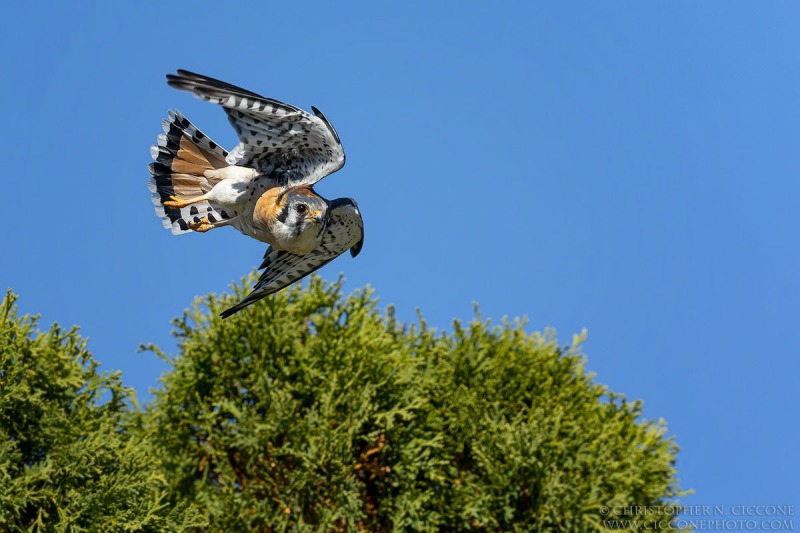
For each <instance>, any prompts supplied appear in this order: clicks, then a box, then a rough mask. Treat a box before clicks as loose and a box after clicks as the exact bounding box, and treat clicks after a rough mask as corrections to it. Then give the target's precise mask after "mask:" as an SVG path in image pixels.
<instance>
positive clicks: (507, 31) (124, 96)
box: [0, 1, 800, 522]
mask: <svg viewBox="0 0 800 533" xmlns="http://www.w3.org/2000/svg"><path fill="white" fill-rule="evenodd" d="M139 4H140V5H136V6H132V5H126V6H124V7H121V6H119V5H117V4H114V3H107V4H105V5H92V4H88V3H85V4H82V3H80V2H78V3H69V4H66V3H64V4H58V5H49V6H45V5H41V4H40V5H35V4H33V3H25V4H22V3H17V4H15V5H13V6H10V7H6V9H5V13H4V17H3V20H2V22H0V27H1V28H2V31H0V45H2V49H3V51H4V53H3V54H2V55H1V56H0V65H1V66H2V73H3V74H2V80H3V81H2V83H0V106H2V119H3V125H4V127H3V128H2V129H1V130H0V141H2V145H3V146H4V147H5V150H4V153H5V157H4V160H3V174H4V178H3V193H4V198H5V201H4V203H3V204H4V205H3V210H4V213H5V215H6V217H5V220H6V224H5V228H4V231H3V232H2V237H1V238H0V239H1V240H0V242H1V243H2V249H3V256H4V258H3V260H2V261H0V284H2V285H3V286H9V287H11V288H13V290H14V291H15V292H17V293H18V294H20V296H21V300H20V307H21V309H22V310H23V311H24V312H34V313H41V314H42V316H43V318H42V320H43V323H44V324H49V323H50V322H53V321H57V322H59V323H60V324H62V325H67V326H69V325H72V324H77V325H79V326H80V327H81V331H82V333H83V334H84V335H86V336H88V337H89V338H90V348H91V350H92V351H93V353H94V354H95V356H96V357H97V359H98V360H100V361H101V362H102V364H103V368H105V369H119V370H121V371H122V372H123V377H124V380H125V382H126V383H127V384H128V385H131V386H133V387H135V388H136V390H137V391H138V392H139V394H140V395H141V396H143V397H145V398H146V397H147V390H148V388H149V387H153V386H156V384H157V382H156V380H157V378H158V376H159V375H160V374H161V373H162V372H163V371H164V370H165V367H164V365H163V364H162V363H161V362H160V361H158V360H157V359H156V358H155V357H154V356H153V355H151V354H137V352H136V349H137V346H138V345H139V344H140V343H146V342H155V343H156V344H159V345H161V346H162V347H164V348H165V349H166V350H167V351H174V349H175V344H174V342H173V341H172V339H171V337H170V330H171V325H170V319H171V318H172V317H174V316H177V315H179V314H180V313H181V311H182V309H184V308H185V307H187V306H188V305H189V304H190V303H191V301H192V299H193V298H194V297H195V296H197V295H202V294H206V293H209V292H221V291H224V290H225V289H226V288H227V286H228V284H229V283H231V282H232V281H234V280H236V279H238V278H239V277H241V276H242V275H244V274H245V273H247V272H248V271H249V270H250V269H252V268H254V267H256V266H257V265H258V264H259V262H260V259H261V255H262V253H263V249H264V246H263V245H262V244H260V243H258V242H256V241H253V240H249V239H247V238H246V237H244V236H242V235H240V234H238V233H236V232H235V231H234V230H230V229H223V230H216V231H213V232H211V233H209V234H205V235H188V236H181V237H175V236H172V235H171V234H170V233H169V232H168V231H166V230H164V229H162V228H161V225H160V221H159V220H158V218H157V217H156V216H155V214H154V212H153V208H152V205H151V202H150V195H149V193H148V191H147V187H146V183H147V177H148V174H147V169H146V165H147V163H148V161H149V147H150V145H151V144H152V143H153V142H154V141H155V137H156V135H157V134H158V133H159V132H160V131H161V127H160V121H161V119H162V118H163V117H164V116H165V114H166V110H167V109H168V108H178V109H180V110H181V111H183V112H184V114H186V116H187V117H189V119H190V120H192V121H193V122H195V123H196V124H197V125H199V127H200V128H202V129H203V130H204V131H205V132H206V133H207V134H209V135H210V136H211V137H212V138H214V139H215V140H217V141H218V142H220V143H221V144H223V145H226V146H228V147H230V146H233V144H235V136H234V133H233V131H232V130H231V129H230V127H229V126H228V124H227V121H226V119H225V117H224V114H223V113H222V112H221V111H220V110H219V109H218V108H216V107H215V106H212V105H209V104H206V103H204V102H201V101H200V100H196V99H194V98H192V97H191V96H190V95H188V94H187V93H182V92H179V91H175V90H173V89H170V88H169V87H167V85H166V84H165V82H164V75H165V74H166V73H168V72H172V71H174V70H175V69H177V68H186V69H189V70H194V71H198V72H201V73H204V74H208V75H210V76H214V77H218V78H221V79H223V80H226V81H229V82H231V83H234V84H236V85H241V86H243V87H246V88H248V89H251V90H253V91H256V92H259V93H262V94H264V95H266V96H270V97H274V98H278V99H281V100H284V101H287V102H289V103H292V104H295V105H298V106H300V107H303V108H306V109H309V108H310V106H311V105H315V106H316V107H318V108H320V109H321V110H322V111H323V112H324V113H325V114H326V115H327V116H328V118H329V119H330V120H331V121H332V122H333V124H334V125H335V127H336V129H337V130H338V132H339V134H340V136H341V138H342V141H343V143H344V146H345V150H346V152H347V165H346V166H345V168H344V169H343V170H341V171H340V172H339V173H337V174H334V175H333V176H330V177H329V178H327V179H325V180H324V181H323V182H321V183H320V184H319V185H318V186H317V190H318V192H320V193H321V194H322V195H323V196H326V197H328V198H335V197H339V196H352V197H355V198H356V199H357V200H358V202H359V205H360V206H361V208H362V211H363V213H364V218H365V222H366V243H365V248H364V251H363V252H362V254H361V255H360V256H359V257H358V258H357V259H355V260H354V259H350V258H349V257H342V258H340V259H338V260H337V261H335V262H334V263H332V264H331V265H329V266H328V267H326V268H325V269H324V270H322V271H321V273H322V275H323V276H325V277H328V278H331V279H332V278H336V277H337V276H338V274H339V272H344V273H345V275H346V277H347V280H348V282H347V285H346V288H347V289H348V290H350V289H354V288H356V287H361V286H364V285H366V284H370V285H371V286H372V287H374V288H375V290H376V291H377V295H378V296H379V297H380V299H381V304H382V305H388V304H394V305H395V306H396V307H397V312H398V316H399V317H401V318H403V319H405V320H409V321H411V320H414V317H415V309H416V308H417V307H418V308H420V309H421V310H422V312H423V314H424V315H425V317H426V319H427V320H428V321H429V323H430V324H431V325H434V326H436V327H439V328H447V327H448V326H449V324H450V323H451V321H452V319H453V318H461V319H466V320H468V319H470V318H471V317H472V302H478V303H479V304H480V308H481V312H482V314H483V315H484V316H486V317H491V318H493V319H494V320H495V321H499V320H500V319H501V318H502V317H503V316H509V317H515V316H526V317H527V318H528V320H529V328H530V330H531V331H534V330H541V329H543V328H545V327H554V328H556V329H557V331H558V333H559V337H560V340H561V342H562V343H566V342H568V341H569V340H570V338H571V335H572V334H573V333H576V332H579V331H580V330H582V329H583V328H587V329H588V332H589V335H588V342H587V343H586V345H585V351H586V354H587V356H588V368H589V369H590V370H591V371H593V372H595V373H596V374H597V379H598V381H600V382H602V383H603V384H606V385H608V386H609V387H610V388H611V389H612V390H614V391H616V392H619V393H623V394H626V395H627V396H628V397H629V398H638V399H642V400H644V402H645V414H646V416H647V417H648V418H651V419H659V418H663V419H665V420H666V421H667V423H668V426H669V432H670V434H672V435H674V436H675V437H676V439H677V442H678V444H679V445H680V447H681V452H680V455H679V460H678V464H677V467H678V475H679V478H680V480H681V485H682V486H683V487H684V488H687V489H694V490H695V491H696V493H695V494H694V495H692V496H689V497H687V498H685V500H684V502H685V503H687V504H693V505H694V504H702V503H707V504H711V505H722V506H733V505H743V504H753V503H762V504H772V505H778V504H781V505H784V504H794V505H798V504H800V481H798V479H800V476H799V474H800V458H799V457H800V454H798V453H797V448H798V442H800V424H799V423H798V420H799V418H800V417H798V405H800V393H799V392H798V389H800V387H798V375H799V374H800V357H799V356H800V350H798V347H799V346H798V339H797V332H798V317H800V253H799V252H798V246H797V241H798V227H799V225H798V221H797V203H798V194H799V193H800V181H799V180H798V175H800V155H799V154H800V150H798V148H800V127H799V126H798V124H800V66H799V65H800V62H799V61H798V57H800V32H799V31H798V28H799V27H800V4H797V3H792V2H788V1H776V2H769V3H746V2H728V1H726V2H718V1H717V2H715V1H705V2H681V1H678V2H658V3H657V2H613V3H612V2H606V3H598V2H574V3H565V2H538V3H532V2H531V3H505V4H502V7H499V6H501V4H499V3H494V4H493V5H494V7H493V6H492V5H490V4H488V3H482V4H479V3H474V4H471V5H470V6H469V7H467V6H465V5H464V4H465V3H463V2H452V3H446V2H441V3H435V4H434V3H431V4H427V3H415V2H401V3H395V4H392V5H379V4H378V3H372V4H366V3H364V4H357V3H352V4H351V3H348V2H337V3H322V2H319V3H314V4H306V5H300V3H276V4H271V5H268V6H267V5H263V6H261V7H260V6H259V5H258V4H253V5H249V6H244V5H240V6H239V7H236V8H233V7H231V8H230V9H226V8H225V7H222V5H221V4H218V3H209V2H182V3H178V2H175V3H162V4H159V5H156V4H155V3H141V2H140V3H139ZM795 522H797V519H796V520H795Z"/></svg>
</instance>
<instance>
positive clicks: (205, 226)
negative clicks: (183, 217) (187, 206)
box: [187, 217, 214, 233]
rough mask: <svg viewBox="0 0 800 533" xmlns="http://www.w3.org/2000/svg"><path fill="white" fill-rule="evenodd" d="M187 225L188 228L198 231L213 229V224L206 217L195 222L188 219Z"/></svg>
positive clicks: (203, 231)
mask: <svg viewBox="0 0 800 533" xmlns="http://www.w3.org/2000/svg"><path fill="white" fill-rule="evenodd" d="M187 226H189V229H190V230H192V231H196V232H198V233H205V232H207V231H208V230H210V229H214V224H211V223H210V222H209V221H208V219H207V218H206V217H203V218H201V219H200V220H198V221H197V222H195V221H190V222H189V223H188V224H187Z"/></svg>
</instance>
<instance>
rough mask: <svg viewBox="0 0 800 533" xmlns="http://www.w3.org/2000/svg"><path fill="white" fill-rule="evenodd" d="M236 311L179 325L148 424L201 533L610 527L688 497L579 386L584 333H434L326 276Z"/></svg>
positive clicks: (208, 304)
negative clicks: (632, 513)
mask: <svg viewBox="0 0 800 533" xmlns="http://www.w3.org/2000/svg"><path fill="white" fill-rule="evenodd" d="M244 287H245V285H244V284H243V285H241V286H238V287H236V288H235V290H236V293H237V297H241V296H242V295H243V292H244V290H245V289H244ZM230 304H231V297H230V296H226V297H221V298H218V297H215V296H209V297H207V298H205V299H204V300H202V301H198V302H197V303H196V304H195V306H194V307H193V308H192V309H191V310H188V311H187V312H186V313H185V314H184V316H183V317H182V318H181V319H179V320H177V321H176V322H175V324H176V328H177V331H176V334H177V337H178V340H179V350H180V355H179V356H177V357H174V358H171V357H167V356H166V355H165V354H163V353H162V352H161V351H160V350H159V349H158V348H157V347H152V349H153V350H154V351H156V352H157V353H159V354H160V355H161V356H162V357H165V358H166V359H167V360H168V361H169V362H170V363H171V364H172V365H173V370H172V372H170V373H169V374H167V375H166V376H165V377H164V378H163V380H162V381H163V388H162V389H161V390H158V391H156V394H155V400H154V402H153V403H152V404H151V405H150V406H148V408H147V411H146V413H145V414H144V415H143V420H142V427H143V429H144V430H145V431H146V433H147V434H148V435H150V436H151V445H152V449H153V456H154V457H157V458H158V459H159V460H160V463H161V464H162V465H163V469H164V473H165V476H166V479H167V482H168V484H169V489H170V491H171V494H172V498H173V501H174V502H190V503H192V504H193V505H196V506H197V507H198V508H200V509H202V512H203V514H204V516H205V518H206V519H207V520H208V521H209V524H210V525H209V527H208V528H207V529H205V528H201V530H203V531H222V530H224V531H284V530H298V531H305V530H308V531H357V530H366V531H389V530H395V529H396V530H408V531H452V530H492V531H498V530H503V531H601V530H603V529H604V527H603V522H602V520H603V519H604V518H606V517H604V516H603V515H602V512H601V509H602V508H603V506H610V507H613V506H617V505H619V506H633V505H642V506H658V505H666V504H673V503H674V500H675V498H676V497H678V496H680V495H681V492H680V491H679V489H678V486H677V481H676V479H675V469H674V462H675V457H676V453H677V447H676V445H675V443H674V442H673V440H672V439H671V438H667V437H666V436H665V431H666V430H665V428H664V426H663V425H662V423H661V422H658V423H653V422H650V421H646V420H643V419H642V411H641V404H640V403H639V402H628V401H626V400H625V399H624V398H623V397H622V396H619V395H616V394H614V393H612V392H609V391H608V390H607V389H606V388H605V387H603V386H601V385H599V384H597V383H595V382H594V381H593V379H592V376H591V375H589V374H587V373H586V372H585V370H584V359H583V356H582V355H581V352H580V343H581V341H582V337H581V336H576V337H575V338H574V339H573V342H572V344H571V345H570V346H566V347H562V346H559V344H558V343H557V342H556V339H555V336H554V335H553V334H552V333H545V334H544V335H541V334H536V333H534V334H528V333H526V331H525V329H524V324H523V323H521V322H514V323H509V322H503V323H502V325H499V326H491V325H490V324H489V322H488V321H485V320H483V319H482V318H481V317H480V316H479V315H478V316H476V318H475V319H474V320H472V321H471V322H470V323H469V324H466V325H465V324H461V323H459V322H456V323H455V324H454V325H453V331H452V333H437V332H435V331H433V330H431V329H430V328H428V327H427V326H426V324H425V321H424V320H423V319H422V318H420V320H419V324H417V325H412V326H407V325H404V324H400V323H398V322H397V321H396V320H395V319H394V317H393V313H392V310H391V308H390V309H389V310H388V311H387V312H386V313H385V314H382V313H381V312H380V311H379V310H378V308H377V303H376V300H375V298H373V296H372V293H371V291H370V290H365V291H356V292H355V293H353V294H351V295H349V296H347V297H344V296H343V295H342V294H341V292H340V283H335V284H326V283H324V282H322V281H321V280H320V279H319V278H318V277H312V278H311V279H310V281H309V287H308V289H301V288H300V287H299V286H296V287H294V288H292V289H290V290H288V291H284V292H282V293H279V294H277V295H275V296H273V297H271V298H269V299H266V300H264V302H263V303H260V304H258V305H255V306H252V307H251V308H248V309H246V310H245V311H243V312H241V313H239V314H236V315H234V316H232V317H230V318H228V319H226V320H222V319H220V318H219V317H218V314H219V312H220V311H221V310H223V309H225V308H226V307H228V306H229V305H230ZM650 518H653V519H655V520H662V519H663V520H667V521H668V520H669V519H670V518H672V517H671V516H666V517H664V516H659V515H655V516H651V517H650Z"/></svg>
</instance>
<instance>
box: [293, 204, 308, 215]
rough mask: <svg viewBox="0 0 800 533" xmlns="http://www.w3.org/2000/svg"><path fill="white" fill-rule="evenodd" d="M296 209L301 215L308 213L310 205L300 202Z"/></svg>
mask: <svg viewBox="0 0 800 533" xmlns="http://www.w3.org/2000/svg"><path fill="white" fill-rule="evenodd" d="M295 209H297V212H298V213H300V214H301V215H305V214H306V213H308V206H307V205H306V204H300V205H298V206H297V207H296V208H295Z"/></svg>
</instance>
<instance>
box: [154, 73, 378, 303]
mask: <svg viewBox="0 0 800 533" xmlns="http://www.w3.org/2000/svg"><path fill="white" fill-rule="evenodd" d="M167 84H168V85H169V86H171V87H175V88H176V89H182V90H184V91H189V92H191V93H192V94H194V95H195V96H196V97H198V98H200V99H202V100H206V101H208V102H212V103H215V104H219V105H221V106H222V107H223V109H224V110H225V113H227V115H228V120H229V121H230V123H231V125H232V126H233V129H235V130H236V133H237V134H238V135H239V144H238V145H236V147H235V148H234V149H233V150H232V151H231V152H227V151H226V150H224V149H223V148H221V147H220V146H219V145H218V144H217V143H215V142H214V141H212V140H211V139H210V138H208V137H207V136H206V135H205V134H204V133H203V132H201V131H200V130H199V129H197V128H196V127H195V126H194V125H193V124H192V123H191V122H189V121H188V120H187V119H186V117H184V116H183V115H182V114H181V113H180V112H179V111H170V112H169V116H168V118H166V119H164V121H163V126H164V133H163V134H161V135H159V136H158V145H157V146H153V147H152V148H151V149H150V154H151V155H152V157H153V159H154V160H155V162H154V163H150V165H149V170H150V174H151V178H150V180H149V184H148V186H149V189H150V192H152V194H153V203H154V204H155V206H156V214H157V215H158V216H160V217H161V219H162V221H163V223H164V227H165V228H168V229H171V230H172V233H174V234H181V233H187V232H199V233H204V232H206V231H209V230H211V229H214V228H219V227H222V226H233V227H234V228H236V229H237V230H239V231H240V232H242V233H244V234H245V235H249V236H250V237H253V238H254V239H258V240H259V241H263V242H266V243H268V244H269V248H267V251H266V253H265V254H264V261H263V262H262V263H261V266H260V267H259V268H260V269H263V272H262V273H261V277H260V278H259V279H258V282H257V283H256V285H255V287H254V288H253V291H252V292H251V293H250V294H249V295H248V296H247V297H246V298H244V299H243V300H242V301H241V302H239V303H238V304H236V305H235V306H233V307H231V308H230V309H226V310H225V311H223V313H222V315H221V316H222V317H223V318H224V317H227V316H230V315H232V314H233V313H236V312H237V311H239V310H241V309H243V308H244V307H247V306H248V305H250V304H252V303H255V302H256V301H258V300H260V299H261V298H264V297H265V296H267V295H269V294H272V293H275V292H277V291H279V290H281V289H283V288H284V287H286V286H287V285H290V284H291V283H293V282H295V281H297V280H299V279H301V278H303V277H304V276H307V275H308V274H310V273H312V272H314V271H315V270H317V269H318V268H320V267H321V266H323V265H325V264H327V263H328V262H330V261H332V260H333V259H335V258H336V257H338V256H339V255H341V254H343V253H344V252H346V251H347V250H350V254H351V255H352V256H353V257H355V256H357V255H358V253H359V252H360V251H361V247H362V245H363V243H364V222H363V220H362V219H361V212H360V211H359V210H358V205H356V202H355V200H353V199H352V198H337V199H335V200H326V199H325V198H323V197H321V196H320V195H318V194H317V193H316V192H315V191H314V184H315V183H316V182H318V181H319V180H321V179H322V178H324V177H325V176H327V175H328V174H331V173H333V172H336V171H337V170H339V169H340V168H342V166H344V161H345V157H344V149H343V148H342V144H341V142H340V141H339V136H338V135H337V133H336V130H335V129H333V126H332V125H331V123H330V122H328V119H327V118H325V115H323V114H322V113H321V112H320V111H319V110H318V109H317V108H315V107H313V106H312V107H311V109H312V111H313V112H314V114H313V115H312V114H310V113H307V112H306V111H303V110H302V109H299V108H297V107H295V106H293V105H289V104H284V103H283V102H279V101H277V100H273V99H271V98H265V97H263V96H260V95H258V94H256V93H253V92H250V91H248V90H246V89H242V88H240V87H236V86H234V85H230V84H228V83H225V82H223V81H219V80H215V79H214V78H209V77H207V76H201V75H199V74H194V73H192V72H188V71H185V70H178V72H177V74H167Z"/></svg>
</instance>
